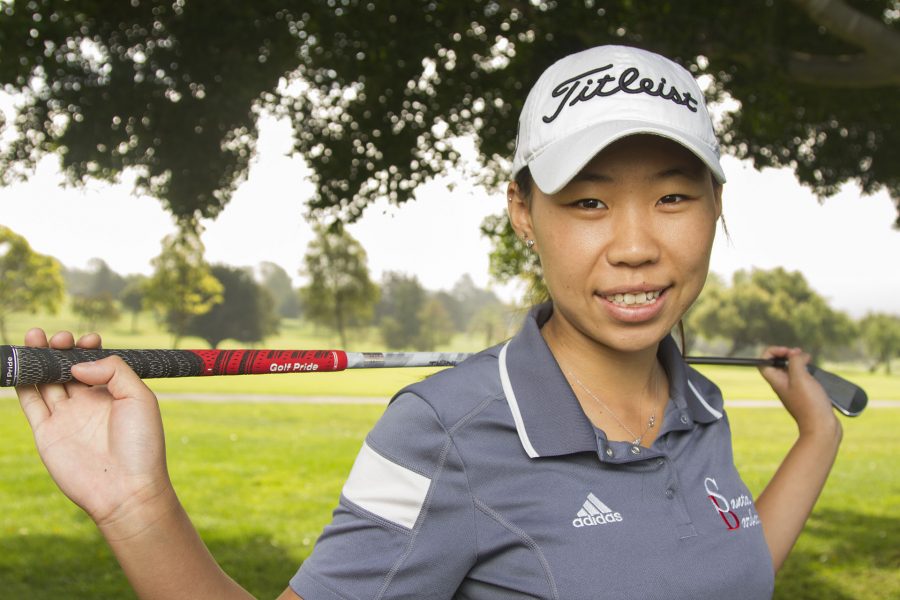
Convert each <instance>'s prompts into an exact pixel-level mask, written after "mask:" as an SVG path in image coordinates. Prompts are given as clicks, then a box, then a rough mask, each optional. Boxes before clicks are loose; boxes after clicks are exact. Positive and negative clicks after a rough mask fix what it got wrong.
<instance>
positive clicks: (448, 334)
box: [415, 297, 454, 352]
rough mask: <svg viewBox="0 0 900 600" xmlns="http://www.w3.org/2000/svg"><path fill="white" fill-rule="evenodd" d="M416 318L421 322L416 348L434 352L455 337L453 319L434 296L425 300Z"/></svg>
mask: <svg viewBox="0 0 900 600" xmlns="http://www.w3.org/2000/svg"><path fill="white" fill-rule="evenodd" d="M416 320H417V321H418V322H419V336H418V338H417V339H416V343H415V348H416V350H424V351H427V352H432V351H434V349H435V348H437V347H438V346H440V345H442V344H446V343H447V342H449V341H450V340H451V339H452V338H453V329H454V328H453V319H452V318H451V317H450V313H448V312H447V309H446V308H444V305H443V304H441V301H440V300H438V299H437V298H434V297H432V298H429V299H428V300H426V301H425V304H423V305H422V308H421V309H419V312H418V314H417V315H416Z"/></svg>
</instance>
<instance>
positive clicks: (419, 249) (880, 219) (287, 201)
mask: <svg viewBox="0 0 900 600" xmlns="http://www.w3.org/2000/svg"><path fill="white" fill-rule="evenodd" d="M290 134H291V132H290V128H289V126H287V125H286V124H283V123H279V122H277V121H274V120H265V121H263V122H261V125H260V141H259V145H258V150H259V154H258V156H257V157H256V159H255V160H254V162H253V164H252V166H251V169H250V173H249V176H248V178H247V181H246V182H244V183H243V184H242V185H241V186H240V187H239V188H238V190H237V191H236V193H235V195H234V197H233V198H232V200H231V202H230V203H229V204H228V206H227V207H226V208H225V210H224V211H223V212H222V213H221V214H220V215H219V217H218V218H217V219H216V220H214V221H204V226H205V231H204V233H203V236H202V239H203V242H204V244H205V246H206V257H207V260H208V261H209V262H211V263H225V264H230V265H235V266H257V265H258V264H259V263H260V262H262V261H271V262H274V263H277V264H279V265H281V266H282V267H283V268H284V269H285V270H286V271H287V272H288V274H289V275H291V276H292V277H293V278H294V280H295V283H297V284H300V283H301V282H302V277H301V276H300V275H299V270H300V268H301V265H302V259H303V254H304V252H305V250H306V246H307V244H308V243H309V241H310V240H311V238H312V232H311V227H310V225H309V224H308V223H307V222H306V221H305V220H304V212H305V209H304V201H305V200H306V199H307V198H309V197H310V195H311V194H312V185H311V184H310V183H309V180H308V177H307V174H308V170H307V168H306V166H305V164H304V163H303V161H302V160H301V159H299V158H297V157H290V156H288V152H289V149H290ZM56 165H57V162H56V159H55V158H53V157H48V158H46V159H45V160H43V161H42V162H41V163H40V165H39V166H38V168H37V169H36V170H35V173H34V175H33V176H32V177H31V178H30V179H29V181H28V182H26V183H22V184H15V185H12V186H8V187H5V188H0V224H3V225H6V226H7V227H9V228H11V229H12V230H13V231H15V232H16V233H18V234H20V235H22V236H24V237H25V238H26V239H27V240H28V241H29V243H30V244H31V246H32V247H33V248H34V249H35V250H36V251H38V252H41V253H44V254H50V255H52V256H55V257H56V258H58V259H59V260H60V261H62V262H63V263H64V264H65V265H66V266H68V267H79V268H84V267H86V266H87V263H88V261H89V260H90V259H92V258H95V257H98V258H102V259H103V260H105V261H106V262H107V264H109V266H110V267H111V268H112V269H113V270H115V271H116V272H118V273H121V274H127V273H144V274H149V273H150V272H151V266H150V260H151V259H152V258H153V257H154V256H156V255H158V254H159V252H160V241H161V239H162V238H163V236H165V235H166V234H168V233H171V232H173V231H174V230H175V226H174V223H173V221H172V219H171V217H170V216H169V215H168V213H166V212H165V211H164V210H163V208H162V206H161V204H160V202H159V201H158V200H156V199H153V198H150V197H146V196H136V195H134V194H133V192H132V186H131V179H130V176H129V175H128V174H126V175H125V176H123V178H122V181H121V182H120V183H118V184H115V185H111V184H106V183H97V182H93V183H89V184H88V185H87V186H86V187H84V188H71V187H70V188H67V187H66V186H65V185H63V177H62V175H60V173H59V171H58V168H57V166H56ZM723 166H724V169H725V173H726V175H727V177H728V183H727V184H726V185H725V191H724V214H725V220H726V223H727V226H728V231H729V234H730V241H729V240H728V239H726V236H725V235H724V232H723V231H722V230H721V229H720V230H719V232H718V234H717V236H716V243H715V245H714V247H713V256H712V261H711V265H710V269H711V270H712V271H714V272H716V273H718V274H720V275H723V276H724V277H726V279H730V277H731V275H732V273H734V272H735V271H737V270H740V269H751V268H754V267H758V268H764V269H771V268H774V267H777V266H782V267H785V268H786V269H788V270H797V271H801V272H802V273H803V274H804V276H805V277H806V278H807V280H808V281H809V282H810V284H811V285H812V287H813V288H814V289H815V290H816V291H817V292H819V293H820V294H821V295H823V296H824V297H825V298H826V299H828V301H829V302H830V304H831V306H832V307H834V308H837V309H841V310H845V311H847V312H848V313H849V314H851V315H852V316H854V317H860V316H862V315H864V314H865V313H866V312H869V311H882V312H891V313H895V314H900V268H898V266H897V260H898V257H900V231H897V230H895V229H893V228H892V223H893V221H894V218H895V216H896V214H895V208H894V206H893V204H892V202H891V200H890V198H889V196H888V195H887V193H886V192H884V191H882V192H879V193H878V194H875V195H872V196H861V195H860V192H859V189H858V187H857V186H855V185H853V184H848V185H846V186H844V188H843V189H842V190H841V191H840V193H838V194H837V195H836V196H834V197H831V198H828V199H827V200H825V201H824V203H822V204H820V203H819V201H818V200H817V199H816V197H815V196H814V195H813V194H812V193H811V192H810V191H809V190H808V189H806V188H803V187H801V186H800V185H799V184H798V183H797V182H796V179H795V178H794V176H793V174H792V173H791V172H790V171H789V170H773V169H767V170H765V171H763V172H758V171H756V170H754V169H753V167H752V165H750V164H749V163H747V162H741V161H738V160H737V159H734V158H732V157H729V156H725V157H724V158H723ZM458 179H459V178H458V176H454V175H453V174H450V175H448V176H446V177H444V178H442V179H439V180H435V181H433V182H431V183H429V184H426V185H424V186H422V187H421V188H420V189H419V190H418V192H417V194H416V199H415V200H414V201H411V202H408V203H407V204H405V205H402V206H400V207H394V206H390V205H388V204H387V203H384V202H378V203H375V204H374V205H371V206H370V207H368V208H367V209H366V212H365V213H364V216H363V218H362V219H361V220H360V221H359V222H357V223H355V224H353V225H351V226H349V227H348V230H349V231H350V233H351V234H352V235H353V236H354V237H355V238H357V239H358V240H359V241H360V242H361V243H362V245H363V247H364V248H365V249H366V251H367V253H368V259H369V268H370V271H371V273H372V275H373V278H374V279H375V280H379V279H380V278H381V274H382V273H384V272H386V271H399V272H404V273H407V274H414V275H416V276H417V277H418V278H419V281H420V282H421V283H422V284H423V285H424V286H425V287H426V288H428V289H431V290H438V289H450V288H451V287H452V286H453V284H454V283H455V282H456V281H457V280H459V278H460V277H461V276H463V275H464V274H466V273H468V274H469V275H470V276H471V278H472V279H473V281H474V282H475V283H476V284H478V285H479V286H482V287H491V289H494V291H495V292H497V293H498V295H500V296H501V298H504V299H505V300H508V301H513V300H517V299H518V295H519V292H520V290H519V288H518V287H516V286H512V285H507V286H499V285H497V284H496V283H493V282H491V280H490V278H489V275H488V253H489V252H490V244H489V242H488V241H487V240H486V239H484V238H483V237H481V234H480V232H479V225H480V223H481V221H482V220H483V219H484V217H485V216H487V215H490V214H497V213H500V212H502V211H504V210H505V206H506V202H505V193H504V191H503V190H484V189H482V188H478V187H475V186H472V185H468V184H467V183H466V182H465V181H459V180H458ZM451 183H453V184H454V185H455V187H454V189H453V191H450V190H449V189H448V188H449V187H450V184H451ZM892 257H893V258H892Z"/></svg>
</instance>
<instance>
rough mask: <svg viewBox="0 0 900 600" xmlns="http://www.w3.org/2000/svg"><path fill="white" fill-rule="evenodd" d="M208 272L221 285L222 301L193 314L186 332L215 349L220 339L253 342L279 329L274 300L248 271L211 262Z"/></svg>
mask: <svg viewBox="0 0 900 600" xmlns="http://www.w3.org/2000/svg"><path fill="white" fill-rule="evenodd" d="M211 272H212V275H213V277H215V278H216V279H217V280H218V281H219V283H221V284H222V302H220V303H219V304H216V305H215V306H213V307H212V308H211V309H209V310H208V311H207V312H205V313H203V314H200V315H196V316H194V317H192V318H191V319H190V320H189V321H188V323H187V326H186V327H185V334H186V335H195V336H197V337H199V338H202V339H204V340H206V343H207V344H209V347H210V348H217V347H218V346H219V344H220V343H221V342H222V341H223V340H227V339H233V340H237V341H239V342H244V343H247V344H255V343H257V342H261V341H263V340H264V339H265V338H266V336H269V335H274V334H275V333H277V332H278V317H277V315H276V314H275V301H274V300H273V299H272V295H271V294H269V292H268V290H266V289H265V288H263V287H262V286H260V285H259V284H258V283H256V281H254V279H253V275H252V274H251V273H250V272H248V270H246V269H236V268H234V267H228V266H225V265H213V267H212V268H211Z"/></svg>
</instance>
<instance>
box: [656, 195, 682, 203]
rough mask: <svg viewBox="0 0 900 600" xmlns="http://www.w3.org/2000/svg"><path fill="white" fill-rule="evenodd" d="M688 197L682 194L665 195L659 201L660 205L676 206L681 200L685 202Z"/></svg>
mask: <svg viewBox="0 0 900 600" xmlns="http://www.w3.org/2000/svg"><path fill="white" fill-rule="evenodd" d="M687 199H688V197H687V196H685V195H684V194H666V195H665V196H663V197H662V198H660V199H659V203H660V204H678V203H679V202H681V201H683V200H687Z"/></svg>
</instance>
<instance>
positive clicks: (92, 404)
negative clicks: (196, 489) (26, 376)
mask: <svg viewBox="0 0 900 600" xmlns="http://www.w3.org/2000/svg"><path fill="white" fill-rule="evenodd" d="M25 343H26V345H30V346H47V345H48V342H47V338H46V336H45V335H44V332H43V331H41V330H40V329H32V330H31V331H29V332H28V334H27V335H26V337H25ZM73 343H74V340H73V338H72V335H71V334H70V333H68V332H61V333H58V334H56V335H55V336H53V339H52V340H50V342H49V345H50V346H52V347H54V348H60V349H65V348H71V347H72V345H73ZM99 345H100V337H99V336H97V335H90V336H85V337H84V338H82V339H81V340H79V346H81V347H84V348H96V347H99ZM72 374H73V375H74V376H75V377H76V378H77V379H78V381H72V382H69V383H66V384H52V385H40V386H21V387H19V388H17V389H16V392H17V393H18V395H19V400H20V402H21V405H22V409H23V411H24V412H25V416H26V418H27V419H28V422H29V424H30V425H31V427H32V429H33V431H34V438H35V443H36V445H37V449H38V452H39V453H40V455H41V459H42V460H43V461H44V464H45V465H46V467H47V470H48V471H49V472H50V475H51V476H52V477H53V479H54V481H55V482H56V484H57V485H58V486H59V488H60V489H61V490H62V491H63V493H64V494H66V496H68V497H69V498H70V499H71V500H72V501H73V502H75V503H76V504H77V505H78V506H80V507H81V508H82V509H83V510H84V511H85V512H87V514H88V515H89V516H90V517H91V518H92V519H93V520H94V522H95V523H96V524H97V527H98V528H99V529H100V531H101V532H102V534H103V536H104V537H105V538H106V540H107V542H108V543H109V545H110V547H111V548H112V550H113V552H114V553H115V555H116V558H117V559H118V561H119V563H120V564H121V565H122V568H123V569H124V571H125V574H126V576H127V577H128V580H129V582H130V583H131V585H132V587H133V588H134V590H135V592H137V595H138V596H139V597H140V598H159V599H166V600H175V599H178V598H185V599H192V600H196V599H199V598H217V599H218V598H241V599H246V598H251V596H250V594H249V593H247V592H246V591H245V590H243V589H242V588H241V587H240V586H238V585H237V584H236V583H235V582H234V581H233V580H232V579H231V578H230V577H228V575H226V574H225V572H224V571H222V569H221V568H220V567H219V565H218V564H217V563H216V561H215V560H214V559H213V557H212V556H211V555H210V553H209V551H208V550H207V549H206V546H205V545H204V544H203V541H202V540H201V539H200V536H199V535H198V534H197V531H196V529H195V528H194V526H193V524H192V523H191V521H190V519H189V518H188V516H187V513H185V511H184V509H183V507H182V506H181V503H180V502H179V500H178V497H177V496H176V494H175V490H174V488H173V487H172V483H171V481H170V479H169V474H168V469H167V467H166V456H165V442H164V438H163V428H162V419H161V417H160V413H159V405H158V403H157V400H156V396H155V395H154V394H153V392H151V391H150V389H148V388H147V386H145V385H144V383H143V382H142V381H141V380H140V379H139V378H138V377H137V375H135V374H134V372H133V371H132V370H131V369H130V368H128V366H127V365H126V364H125V363H124V362H123V361H122V360H121V359H120V358H118V357H110V358H107V359H104V360H100V361H97V362H94V363H84V364H78V365H74V366H73V367H72ZM291 597H292V596H291V595H288V594H287V591H285V594H282V598H291ZM293 597H294V598H296V595H294V596H293Z"/></svg>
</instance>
